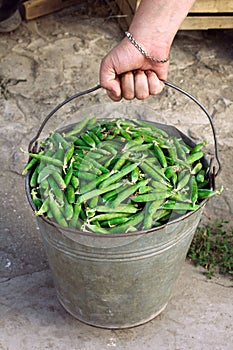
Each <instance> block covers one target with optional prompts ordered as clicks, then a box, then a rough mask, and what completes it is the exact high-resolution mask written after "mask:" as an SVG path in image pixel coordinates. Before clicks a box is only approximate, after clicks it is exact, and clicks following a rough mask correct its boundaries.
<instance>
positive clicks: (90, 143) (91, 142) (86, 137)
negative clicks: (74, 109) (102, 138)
mask: <svg viewBox="0 0 233 350" xmlns="http://www.w3.org/2000/svg"><path fill="white" fill-rule="evenodd" d="M80 137H81V138H82V139H83V140H84V141H85V142H86V144H87V145H88V146H90V147H93V148H95V147H96V143H95V141H94V140H93V138H92V137H91V136H90V135H88V134H87V133H83V134H81V135H80Z"/></svg>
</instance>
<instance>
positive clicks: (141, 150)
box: [130, 143, 153, 152]
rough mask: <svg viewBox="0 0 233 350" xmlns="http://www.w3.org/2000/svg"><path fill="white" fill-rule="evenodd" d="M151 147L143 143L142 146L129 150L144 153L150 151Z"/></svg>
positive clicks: (150, 144)
mask: <svg viewBox="0 0 233 350" xmlns="http://www.w3.org/2000/svg"><path fill="white" fill-rule="evenodd" d="M152 146H153V143H144V144H142V145H138V146H133V147H131V148H130V151H131V152H144V151H146V150H148V149H150V148H151V147H152Z"/></svg>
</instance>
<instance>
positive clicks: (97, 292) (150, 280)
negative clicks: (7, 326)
mask: <svg viewBox="0 0 233 350" xmlns="http://www.w3.org/2000/svg"><path fill="white" fill-rule="evenodd" d="M202 210H203V208H200V209H199V210H197V211H195V212H193V213H191V214H189V215H188V216H186V217H185V218H183V219H181V220H178V221H175V222H173V223H170V224H169V225H166V226H165V227H163V228H161V229H156V230H154V231H152V232H148V233H141V234H136V235H128V236H122V237H120V236H111V235H108V236H106V235H101V234H100V235H98V236H97V235H95V236H92V235H83V234H78V233H71V232H67V231H66V230H63V229H61V228H58V227H56V226H54V225H53V224H51V223H49V222H47V221H45V220H43V218H39V217H38V224H39V227H40V231H41V234H42V238H43V242H44V246H45V250H46V254H47V257H48V261H49V265H50V268H51V271H52V275H53V279H54V284H55V288H56V292H57V296H58V299H59V301H60V302H61V304H62V305H63V307H64V308H65V309H66V310H67V311H68V312H69V313H70V314H72V315H73V316H74V317H76V318H77V319H79V320H80V321H82V322H85V323H87V324H90V325H93V326H98V327H103V328H127V327H133V326H137V325H140V324H143V323H145V322H147V321H149V320H151V319H153V318H154V317H155V316H157V315H158V314H159V313H160V312H162V311H163V310H164V309H165V307H166V305H167V303H168V301H169V298H170V297H171V293H172V290H173V287H174V284H175V282H176V280H177V277H178V275H179V272H180V270H181V267H182V264H183V263H184V260H185V257H186V254H187V251H188V249H189V246H190V244H191V241H192V238H193V235H194V233H195V230H196V227H197V225H198V223H199V220H200V217H201V213H202Z"/></svg>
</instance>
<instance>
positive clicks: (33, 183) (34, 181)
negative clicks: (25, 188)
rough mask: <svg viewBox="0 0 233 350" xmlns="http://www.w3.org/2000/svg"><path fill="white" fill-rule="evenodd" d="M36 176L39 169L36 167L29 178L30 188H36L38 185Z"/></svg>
mask: <svg viewBox="0 0 233 350" xmlns="http://www.w3.org/2000/svg"><path fill="white" fill-rule="evenodd" d="M38 175H39V169H38V166H37V167H36V168H35V170H34V171H33V173H32V175H31V178H30V187H31V188H33V187H36V186H37V185H38V181H37V180H38Z"/></svg>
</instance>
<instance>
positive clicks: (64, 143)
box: [52, 132, 70, 149]
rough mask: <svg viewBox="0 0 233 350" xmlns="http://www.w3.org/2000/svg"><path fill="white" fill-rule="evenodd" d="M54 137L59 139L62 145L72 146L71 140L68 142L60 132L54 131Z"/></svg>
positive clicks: (65, 146)
mask: <svg viewBox="0 0 233 350" xmlns="http://www.w3.org/2000/svg"><path fill="white" fill-rule="evenodd" d="M52 137H53V139H55V140H56V141H57V143H58V145H61V146H62V147H63V148H64V149H68V148H69V147H70V142H68V141H67V140H66V139H65V138H64V137H63V136H62V135H61V134H60V133H59V132H54V133H53V136H52Z"/></svg>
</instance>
